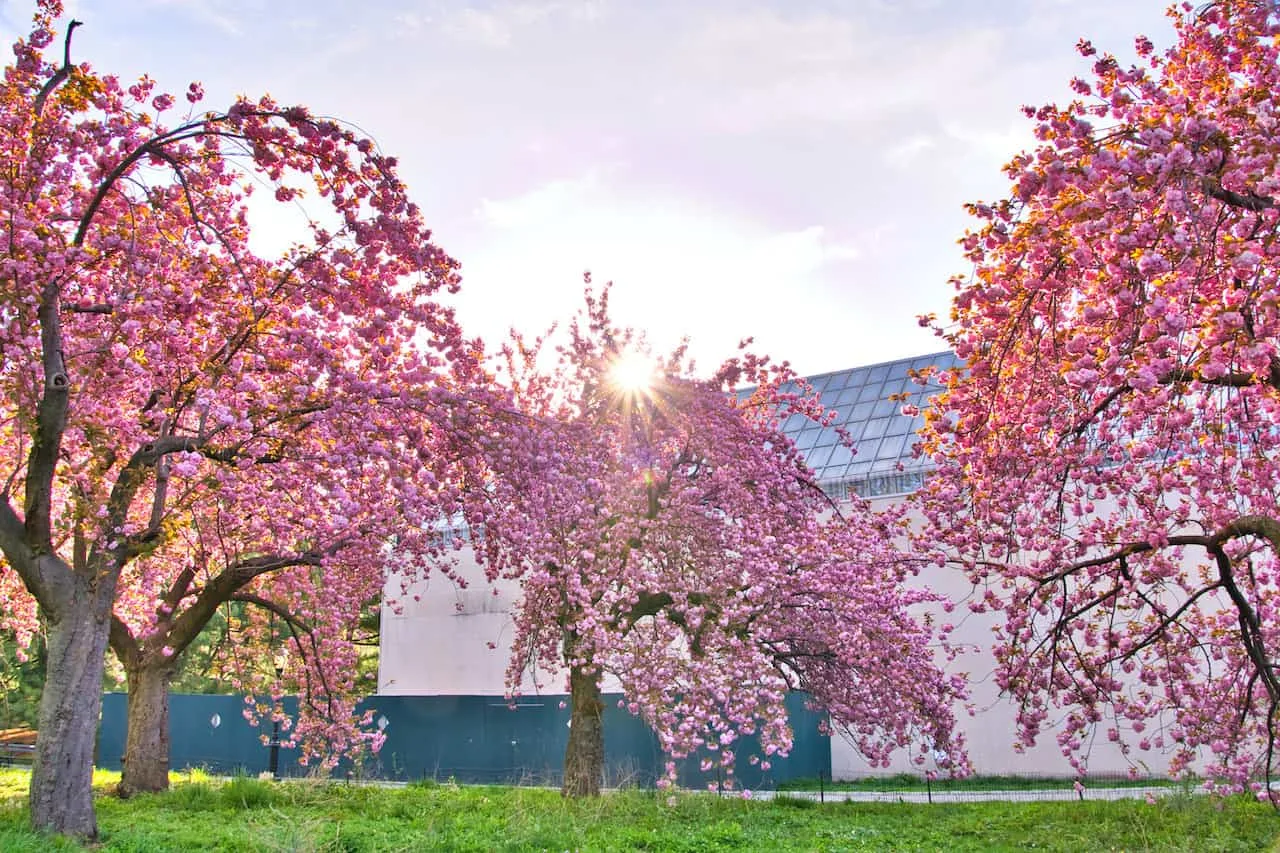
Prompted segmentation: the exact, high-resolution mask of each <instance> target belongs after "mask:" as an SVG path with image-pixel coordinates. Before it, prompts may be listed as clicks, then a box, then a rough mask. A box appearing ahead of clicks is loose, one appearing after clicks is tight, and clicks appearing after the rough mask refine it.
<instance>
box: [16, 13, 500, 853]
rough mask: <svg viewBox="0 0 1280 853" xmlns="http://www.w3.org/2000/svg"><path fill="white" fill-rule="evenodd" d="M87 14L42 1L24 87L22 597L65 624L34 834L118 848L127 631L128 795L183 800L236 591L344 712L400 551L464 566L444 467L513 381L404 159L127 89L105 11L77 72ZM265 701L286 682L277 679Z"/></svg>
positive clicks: (21, 54)
mask: <svg viewBox="0 0 1280 853" xmlns="http://www.w3.org/2000/svg"><path fill="white" fill-rule="evenodd" d="M61 12H62V9H61V4H60V3H59V2H58V0H40V2H39V3H38V7H37V12H36V16H35V25H34V28H33V30H32V32H31V34H30V36H29V37H28V38H26V39H24V40H21V41H19V42H18V43H17V44H16V45H15V46H14V53H15V57H16V58H15V60H14V62H13V64H12V65H11V66H9V67H8V68H7V69H6V71H5V77H4V84H3V87H0V117H2V119H3V120H2V122H0V149H2V154H0V156H2V158H3V161H4V163H5V169H4V171H3V175H0V214H2V217H3V223H4V228H5V237H6V242H5V249H4V252H3V255H0V353H3V360H2V361H0V364H2V365H3V366H0V384H2V388H0V460H2V461H0V465H3V471H0V483H3V487H2V492H0V496H2V497H3V500H0V554H3V562H2V563H0V588H2V589H4V590H6V591H8V590H12V589H13V587H14V585H15V577H16V578H17V579H20V581H21V584H22V587H23V588H24V589H25V590H26V591H27V593H29V595H30V598H31V599H32V600H34V601H35V602H37V603H38V605H39V609H40V611H41V612H42V613H43V615H44V618H45V621H46V626H47V638H48V673H47V679H46V684H45V689H44V694H43V698H42V702H41V709H40V727H39V730H40V735H39V741H38V746H37V751H36V757H35V766H34V769H33V772H32V778H31V789H30V802H31V814H32V820H33V822H34V824H35V826H37V827H39V828H42V829H49V830H55V831H59V832H66V833H73V834H76V835H80V836H85V837H92V836H94V835H95V834H96V829H97V828H96V821H95V817H94V813H93V805H92V799H91V792H90V778H91V770H92V761H93V747H94V736H95V731H96V727H97V722H98V716H99V709H100V705H101V686H102V678H103V667H104V653H105V649H106V646H107V644H108V640H110V643H111V645H112V646H113V648H114V649H115V651H116V653H117V655H118V656H119V657H120V659H121V661H122V662H123V663H124V666H125V669H126V672H127V673H128V678H129V684H130V694H131V696H130V708H131V710H130V714H131V719H130V735H129V737H130V753H129V756H128V761H127V763H126V771H125V774H126V775H125V778H126V782H125V783H124V784H125V787H126V789H129V788H135V789H137V788H141V789H145V788H149V787H155V786H158V785H161V784H164V783H163V782H161V781H160V778H159V775H157V774H162V772H163V770H164V767H165V762H166V761H167V751H166V750H165V749H164V746H165V742H164V741H165V738H167V735H166V734H164V722H165V717H166V714H167V704H166V703H167V681H168V679H169V678H170V677H171V676H172V673H173V668H174V666H175V663H176V661H177V659H178V656H179V655H180V654H181V653H182V651H183V649H184V648H185V647H186V645H187V644H189V643H190V642H191V641H192V639H193V638H194V637H195V636H196V635H197V634H198V633H199V630H200V628H201V627H202V626H203V625H204V624H205V623H206V622H207V620H208V619H209V617H210V616H211V615H212V614H213V613H214V612H215V611H216V608H217V607H218V606H219V605H221V604H222V603H223V602H226V601H229V600H241V601H245V602H248V603H250V604H252V605H258V606H260V607H262V608H265V610H264V611H263V612H275V613H276V614H277V621H276V623H275V624H276V633H277V634H280V635H282V636H283V637H284V638H285V640H286V641H287V642H288V643H290V644H291V645H292V647H293V649H294V651H295V654H294V655H293V656H292V657H291V659H290V663H289V668H288V670H287V671H286V673H285V681H286V682H289V683H293V684H295V685H299V686H301V687H303V688H304V689H305V688H309V693H308V696H309V698H310V701H311V704H313V705H315V706H316V707H324V708H325V709H326V711H327V712H333V713H330V716H329V719H331V720H341V718H342V714H341V713H339V712H340V711H341V708H334V707H333V703H338V704H339V705H341V703H342V702H344V701H346V699H345V698H344V697H346V695H347V694H348V693H349V688H350V685H349V684H348V683H347V681H346V680H345V679H346V678H347V676H346V675H345V674H344V672H346V671H349V669H348V668H347V666H346V665H347V663H348V661H349V657H348V655H349V652H346V651H343V649H344V648H345V645H344V644H345V640H344V636H345V634H344V631H345V630H346V629H345V627H344V626H347V625H349V624H351V622H352V621H353V620H355V619H356V618H358V615H359V612H360V605H361V604H362V603H363V602H364V601H366V600H367V599H368V597H369V596H370V595H371V594H373V593H375V592H376V590H377V588H378V586H379V585H380V582H381V570H382V566H383V565H384V563H385V561H386V546H387V543H388V541H389V540H390V538H391V537H392V536H394V537H395V541H396V554H397V562H398V568H399V569H400V570H401V571H407V572H412V571H421V570H425V569H426V568H427V567H429V565H430V564H431V563H433V562H436V561H437V560H438V559H439V558H441V554H440V551H439V549H440V545H439V543H438V542H437V541H436V540H435V539H433V537H432V536H431V533H430V529H429V528H430V525H429V524H423V523H421V522H422V521H424V520H430V519H435V518H438V517H440V516H441V515H442V514H448V513H450V512H453V511H455V509H456V506H455V504H456V503H457V500H458V498H457V492H458V491H459V489H460V488H461V487H462V485H463V478H462V477H461V476H460V475H458V474H457V473H456V472H452V471H448V470H445V468H444V466H445V465H446V464H449V465H459V464H463V463H464V462H465V459H466V454H467V451H466V449H465V442H466V440H467V437H468V435H469V434H470V433H469V431H470V429H471V424H472V417H471V415H470V414H469V412H471V411H472V408H471V407H472V406H473V405H475V404H473V403H472V402H470V400H472V399H476V398H475V397H474V395H471V396H469V395H470V394H471V392H470V389H471V387H472V386H473V385H475V384H476V383H481V382H482V381H483V376H481V375H480V374H479V373H478V369H477V366H476V361H475V353H474V349H475V347H474V346H472V345H470V344H468V343H466V342H465V341H464V340H463V338H462V336H461V334H460V333H459V330H458V328H457V326H456V324H455V322H454V320H453V317H452V314H451V312H450V311H449V310H447V309H445V308H443V307H441V305H440V304H439V303H438V301H436V299H437V296H438V295H439V293H440V292H441V291H449V290H452V289H454V288H455V287H456V286H457V284H458V277H457V274H456V263H455V262H454V261H453V260H452V259H450V258H449V257H448V256H447V255H445V254H444V253H443V252H441V251H440V250H439V249H438V248H436V247H435V246H434V245H433V244H432V242H431V240H430V237H431V235H430V232H429V231H428V230H427V229H426V228H425V227H424V225H423V222H422V217H421V214H420V212H419V210H418V208H417V207H416V206H414V205H413V204H412V203H411V202H410V201H409V199H408V197H407V195H406V192H405V188H404V186H403V185H402V184H401V182H400V181H399V180H398V179H397V177H396V174H395V161H394V160H393V159H392V158H390V157H387V156H384V155H383V154H381V153H379V152H378V151H377V149H376V148H375V146H374V145H373V144H372V143H371V142H369V141H368V140H366V139H362V138H359V137H358V136H356V135H355V134H354V133H353V132H351V131H350V130H348V129H346V128H345V127H343V126H342V125H340V124H338V123H336V122H334V121H331V120H327V119H321V118H317V117H315V116H314V115H312V114H311V113H309V112H308V111H307V110H305V109H303V108H299V107H288V108H286V107H282V106H280V105H278V104H276V103H275V102H273V101H272V100H271V99H269V98H262V99H259V100H249V99H244V98H242V99H239V100H237V101H236V102H235V103H234V104H233V105H232V106H231V107H230V108H229V109H227V110H225V111H204V110H202V109H200V108H199V107H198V104H199V102H200V101H201V98H202V93H201V89H200V87H199V86H198V85H197V84H192V85H191V87H190V88H189V89H188V90H187V93H186V100H187V102H188V104H187V106H186V107H185V108H183V109H179V108H177V107H176V99H175V98H173V97H171V96H170V95H167V94H162V93H158V92H157V91H156V89H155V84H154V82H153V81H152V80H150V79H149V78H145V77H144V78H143V79H141V80H139V81H138V82H136V83H134V84H132V85H125V84H122V83H120V82H119V81H118V80H116V79H115V78H113V77H110V76H103V75H99V74H97V73H95V72H93V71H92V70H90V69H89V68H88V67H87V66H84V65H76V64H74V63H72V61H71V32H72V30H73V28H74V26H75V22H71V23H70V24H69V25H68V26H67V29H66V36H65V45H64V49H63V50H62V51H61V53H62V54H63V55H62V56H61V57H60V59H61V61H60V62H56V61H50V60H49V59H46V57H45V50H46V48H48V46H49V45H50V44H51V43H52V42H53V40H54V28H55V25H56V22H57V19H58V17H59V15H60V14H61ZM264 190H265V192H266V195H267V196H268V197H269V198H268V199H267V200H264V202H265V205H270V204H273V203H274V204H275V205H277V206H278V207H280V208H281V209H284V210H289V211H293V212H294V214H295V218H297V219H298V220H299V222H300V228H301V229H302V234H303V235H305V239H303V240H301V241H300V242H298V243H296V244H294V245H293V246H291V247H289V248H288V249H286V250H284V251H283V252H281V253H280V254H279V256H278V257H272V256H270V255H269V254H268V253H266V252H264V251H262V250H260V249H259V250H258V251H255V247H254V246H251V245H250V242H249V238H250V228H249V222H250V218H249V212H248V202H249V198H250V194H251V193H261V192H262V191H264ZM255 197H256V196H255ZM16 598H17V599H20V598H21V596H20V595H19V596H16ZM23 612H24V613H25V614H27V615H26V616H25V617H23V618H22V619H19V618H18V617H17V616H15V613H17V611H15V610H12V609H9V610H7V611H6V614H5V617H4V618H5V619H6V620H8V621H9V622H11V623H14V624H6V626H5V627H6V628H9V629H16V630H18V631H24V630H30V628H31V622H30V618H31V614H33V613H34V610H33V609H31V608H30V607H28V609H27V610H26V611H23ZM24 619H25V621H24ZM255 620H257V621H254V622H253V623H252V624H249V625H247V626H246V629H245V630H246V631H248V632H249V633H248V637H249V638H250V639H251V638H252V637H253V636H257V637H259V638H260V639H261V640H262V641H263V642H264V643H267V644H269V643H271V642H272V640H271V638H270V637H268V636H266V634H267V631H268V627H267V626H269V625H270V622H269V621H263V620H260V619H257V617H255ZM252 646H253V643H251V642H246V643H245V644H244V648H245V649H246V650H249V649H251V648H252ZM270 681H271V683H272V684H274V682H275V677H274V673H270ZM243 686H244V687H245V689H250V690H253V689H258V690H260V691H265V692H266V694H267V695H270V694H271V693H273V692H274V693H276V694H278V693H279V690H280V687H279V686H278V685H277V686H274V687H273V686H270V684H268V683H267V682H265V681H261V680H259V681H255V676H254V675H253V673H252V672H251V671H250V669H249V668H248V666H247V665H246V666H245V668H244V675H243ZM262 705H263V709H264V710H265V711H266V712H270V707H271V703H270V702H269V701H262ZM250 710H251V711H252V710H253V709H250ZM319 719H320V717H319V716H317V717H316V718H315V720H316V721H317V722H315V723H314V724H313V725H312V728H311V729H310V730H309V731H308V730H306V726H305V724H304V725H302V726H300V728H303V729H304V730H303V731H300V732H299V736H300V737H302V738H304V739H305V738H306V737H308V736H309V735H314V736H315V737H316V738H321V737H324V736H327V734H328V733H326V732H325V731H324V730H323V724H322V723H320V722H318V720H319ZM304 722H305V721H304ZM346 730H347V731H349V727H348V728H347V729H346ZM135 739H140V742H141V746H140V749H139V750H138V751H135V750H134V748H133V747H134V746H135ZM162 753H164V754H165V757H164V758H161V754H162Z"/></svg>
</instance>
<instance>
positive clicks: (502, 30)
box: [402, 0, 605, 48]
mask: <svg viewBox="0 0 1280 853" xmlns="http://www.w3.org/2000/svg"><path fill="white" fill-rule="evenodd" d="M604 8H605V5H604V2H603V0H543V2H515V3H501V4H498V5H496V6H493V7H492V8H490V9H487V10H481V9H478V8H476V7H474V6H467V7H464V8H462V9H459V10H457V11H455V12H453V13H452V14H449V15H447V16H446V17H445V22H444V29H445V32H447V33H448V34H449V35H451V36H452V37H453V38H455V39H457V40H459V41H462V42H468V43H471V44H477V45H481V46H483V47H489V48H506V47H510V46H511V44H512V41H513V40H514V39H515V38H516V36H517V35H518V34H519V32H520V31H521V30H524V29H527V28H529V27H533V26H536V25H538V24H541V23H544V22H547V21H551V20H553V19H562V20H569V21H574V22H593V21H596V20H598V19H599V18H601V17H602V16H603V14H604ZM402 17H403V16H402Z"/></svg>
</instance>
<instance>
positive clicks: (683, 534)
mask: <svg viewBox="0 0 1280 853" xmlns="http://www.w3.org/2000/svg"><path fill="white" fill-rule="evenodd" d="M588 283H589V280H588ZM541 349H542V346H541V344H533V345H528V346H526V345H525V344H524V343H523V342H522V341H520V340H519V339H517V340H516V341H515V343H514V344H513V345H512V346H511V347H509V348H508V350H507V356H508V358H507V365H508V366H507V368H506V376H507V378H508V379H509V381H510V382H511V385H512V388H513V391H514V394H515V397H516V399H517V400H518V404H519V406H520V409H521V411H522V412H523V414H524V416H525V418H526V420H525V422H524V426H523V427H522V426H521V425H520V424H519V423H513V424H512V425H511V426H510V427H509V428H507V429H505V430H502V431H499V432H495V433H494V435H493V437H492V438H491V439H490V440H489V454H488V455H489V456H490V458H491V459H492V460H494V461H493V467H494V469H495V471H496V474H497V476H496V477H495V479H494V481H493V483H492V485H491V488H490V489H489V491H488V492H487V493H485V498H486V501H487V504H486V506H485V509H484V512H485V515H486V520H485V527H484V530H483V535H482V536H481V537H480V538H479V542H478V545H477V548H478V551H479V555H480V557H481V559H482V560H483V561H484V562H485V564H486V568H487V571H488V572H489V575H490V577H491V578H498V577H505V578H514V579H519V581H520V583H521V588H522V595H521V600H520V603H519V605H518V608H517V610H516V612H515V614H514V618H515V627H516V631H515V639H514V642H513V647H512V657H511V662H510V667H509V669H508V684H509V687H510V689H511V690H512V691H513V692H514V691H515V690H517V689H518V687H519V685H520V683H521V679H522V675H523V674H524V673H525V672H526V671H527V670H529V669H533V670H534V671H535V672H537V671H539V670H540V671H542V672H548V671H552V672H559V673H563V674H564V677H565V679H566V682H567V685H566V686H567V688H568V692H569V693H570V702H571V704H572V710H571V715H570V734H569V742H568V746H567V749H566V753H565V768H564V786H563V792H564V794H566V795H567V796H588V795H594V794H597V793H598V792H599V787H600V780H601V773H602V769H603V760H604V736H603V730H602V723H601V708H602V705H601V702H602V699H601V695H602V694H601V689H602V681H603V679H605V678H611V679H613V680H615V681H616V683H617V685H618V686H619V687H620V689H621V692H622V694H623V696H624V697H625V699H624V703H625V705H626V707H628V708H629V709H630V711H631V712H632V713H634V714H638V715H640V716H641V717H643V719H644V720H645V721H646V722H647V723H649V724H650V725H651V726H652V727H653V729H654V730H655V732H656V733H657V736H658V739H659V741H660V744H661V747H662V749H663V750H664V751H665V752H667V753H668V754H669V755H670V756H671V757H672V758H673V759H674V758H680V757H685V756H692V755H695V754H701V755H702V756H704V758H705V760H704V768H706V767H710V766H711V765H712V764H713V763H715V764H719V765H720V766H722V767H723V768H724V769H725V772H726V774H727V775H728V776H729V778H730V779H732V774H733V768H734V764H735V761H736V759H737V755H736V753H735V743H736V742H737V741H738V740H739V738H741V737H742V736H744V735H751V734H755V735H758V736H759V740H760V744H761V747H762V749H763V753H764V755H763V756H752V758H751V760H752V761H753V762H754V761H759V760H763V762H764V763H765V768H766V769H767V766H768V762H769V760H770V758H771V757H772V756H774V755H784V754H786V752H787V751H788V749H789V748H790V745H791V739H792V733H791V730H790V729H789V728H788V724H787V715H786V710H785V708H784V704H783V701H784V697H785V695H786V693H787V691H788V690H790V689H801V690H805V691H808V692H809V694H810V695H811V696H812V697H813V701H814V702H815V704H816V705H817V706H819V707H821V708H823V709H825V710H827V711H829V712H830V715H831V719H832V721H833V725H834V726H835V727H836V728H837V729H838V730H840V731H841V732H843V733H844V734H846V735H847V736H848V737H850V738H851V739H852V741H853V743H855V744H856V745H857V747H858V748H859V749H860V750H861V752H862V754H863V755H864V756H865V757H866V758H867V759H868V760H870V761H871V762H872V763H873V764H874V765H880V764H883V763H886V762H887V761H888V756H889V755H890V754H891V753H892V752H893V751H894V750H896V749H898V748H907V747H914V748H917V749H918V750H919V752H920V754H921V755H922V756H923V754H924V753H925V752H926V751H927V750H928V748H930V747H937V748H946V749H950V750H953V752H954V754H955V756H956V758H957V767H962V766H963V749H962V743H961V741H960V738H959V737H958V736H957V735H956V734H955V733H954V732H953V726H954V722H955V721H954V717H953V701H954V700H955V699H957V698H958V697H960V696H961V695H962V693H963V683H962V680H961V679H960V678H959V677H949V676H947V675H945V674H944V673H943V672H942V671H941V669H940V668H939V666H938V664H937V663H936V662H935V660H934V649H933V648H932V646H931V642H932V634H931V629H930V627H929V626H928V625H927V624H926V623H925V622H924V621H922V620H921V619H918V618H916V616H915V615H913V613H912V612H911V611H912V608H913V607H915V606H916V605H920V604H924V603H927V602H930V601H932V600H933V597H932V596H931V595H930V594H929V593H927V592H925V591H923V590H922V589H921V588H919V587H918V586H908V585H906V584H904V581H905V580H906V579H907V577H908V575H909V569H908V568H907V565H908V564H907V561H906V560H904V559H902V558H901V557H900V555H898V554H897V553H896V552H895V550H894V549H893V547H892V544H891V543H892V540H893V538H894V535H895V530H894V529H893V528H891V527H889V526H888V525H883V524H880V523H878V520H877V518H876V517H874V516H873V515H872V514H871V513H870V512H869V511H868V510H867V508H866V507H865V506H864V505H862V504H861V503H857V502H855V503H854V504H853V505H852V506H850V507H847V508H845V509H844V510H843V511H841V512H838V511H836V509H835V508H834V507H833V505H832V504H831V502H830V501H829V500H828V499H827V498H826V496H825V495H824V493H823V492H822V491H821V490H820V489H819V487H818V486H817V485H816V483H815V482H814V480H813V478H812V474H811V473H810V472H809V471H808V470H807V469H806V467H805V466H804V463H803V461H802V457H801V455H800V454H798V453H797V452H796V450H795V449H794V446H793V444H792V442H791V441H790V440H789V439H788V438H787V437H786V436H785V435H784V434H783V433H782V432H781V431H780V429H779V423H780V421H781V420H782V419H783V418H785V417H787V416H788V415H789V414H791V413H797V412H798V413H802V414H804V415H806V416H808V417H811V418H814V419H815V420H824V419H825V418H826V417H827V413H826V412H824V411H823V409H822V407H821V405H820V403H819V402H818V400H817V399H816V398H815V397H812V396H810V395H806V394H803V393H784V392H783V391H782V390H781V385H782V383H783V382H785V381H788V380H792V379H794V377H793V376H792V375H791V373H790V372H789V371H788V370H787V368H786V367H785V365H784V366H779V367H775V366H773V365H771V364H770V363H769V362H768V361H767V360H765V359H762V358H757V357H755V356H752V355H747V354H744V355H742V356H741V357H740V358H737V359H733V360H730V361H728V362H726V363H725V364H724V365H722V366H721V367H720V368H719V369H718V370H717V371H716V372H715V373H714V375H712V376H711V378H709V379H706V380H698V379H694V378H691V376H690V374H689V370H690V365H688V364H686V363H685V361H684V353H683V351H682V350H677V351H676V352H675V353H673V354H672V355H670V356H669V357H667V358H664V359H652V358H651V357H650V356H648V355H647V353H646V352H645V349H644V347H643V344H642V341H641V340H640V339H639V338H638V336H637V335H635V334H634V333H633V332H631V331H629V330H621V329H618V328H615V327H613V326H612V325H611V324H610V320H609V314H608V291H607V289H606V290H605V291H604V292H603V294H601V295H599V296H595V295H593V294H592V291H591V290H590V287H588V291H587V307H586V311H585V313H583V314H582V315H580V317H579V318H578V319H577V320H575V321H574V323H573V324H572V326H571V328H570V329H569V333H568V343H567V345H566V346H565V347H564V348H563V349H562V350H561V351H560V357H559V363H558V366H557V367H556V368H555V369H554V370H553V371H551V372H550V373H542V372H539V370H538V369H537V365H536V360H537V357H538V354H539V353H540V351H541ZM742 383H750V384H752V385H754V389H753V390H751V391H749V392H748V391H741V392H737V393H735V391H736V389H737V388H738V386H739V385H740V384H742ZM674 775H675V765H674V762H673V763H669V764H668V776H669V778H668V779H667V780H664V782H665V783H669V782H670V780H671V779H672V778H674Z"/></svg>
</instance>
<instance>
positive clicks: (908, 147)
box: [884, 133, 938, 169]
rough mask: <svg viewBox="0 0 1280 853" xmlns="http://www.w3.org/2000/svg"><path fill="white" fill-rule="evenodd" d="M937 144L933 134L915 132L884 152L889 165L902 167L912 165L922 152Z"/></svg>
mask: <svg viewBox="0 0 1280 853" xmlns="http://www.w3.org/2000/svg"><path fill="white" fill-rule="evenodd" d="M937 146H938V143H937V141H936V140H935V139H934V138H933V137H932V136H929V135H927V134H924V133H915V134H912V135H910V136H908V137H907V138H905V139H903V140H902V141H901V142H898V143H896V144H894V145H891V146H890V147H889V148H888V150H886V151H885V152H884V159H885V162H887V163H888V164H889V165H891V166H896V167H897V168H899V169H901V168H905V167H907V166H910V165H911V164H912V163H913V162H914V161H916V160H918V159H919V157H920V155H921V154H923V153H924V152H926V151H928V150H930V149H932V148H936V147H937Z"/></svg>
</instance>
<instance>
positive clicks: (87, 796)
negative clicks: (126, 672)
mask: <svg viewBox="0 0 1280 853" xmlns="http://www.w3.org/2000/svg"><path fill="white" fill-rule="evenodd" d="M106 586H112V585H111V584H106ZM103 592H104V590H84V589H80V590H77V593H78V594H76V595H74V596H73V598H72V599H71V601H70V602H69V604H68V607H67V608H66V611H65V612H64V613H62V614H61V618H59V619H58V620H57V621H53V620H52V619H50V621H49V625H48V636H49V649H48V655H49V657H48V667H47V669H46V674H45V684H44V692H43V693H42V694H41V697H40V730H39V735H38V737H37V739H36V752H35V762H34V765H33V766H32V770H31V791H30V803H31V823H32V825H33V826H34V827H35V828H36V829H39V830H44V831H46V832H60V833H63V834H66V835H75V836H79V837H81V838H87V839H92V838H96V837H97V835H98V821H97V818H96V817H95V815H94V812H93V752H94V744H95V742H96V740H97V734H98V719H99V717H100V716H101V714H102V673H103V667H104V663H105V655H106V648H107V634H108V631H109V629H110V624H111V622H110V620H111V605H110V596H109V595H107V596H106V597H107V603H106V604H105V605H103V604H102V602H101V601H99V600H96V599H100V598H102V597H103Z"/></svg>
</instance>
